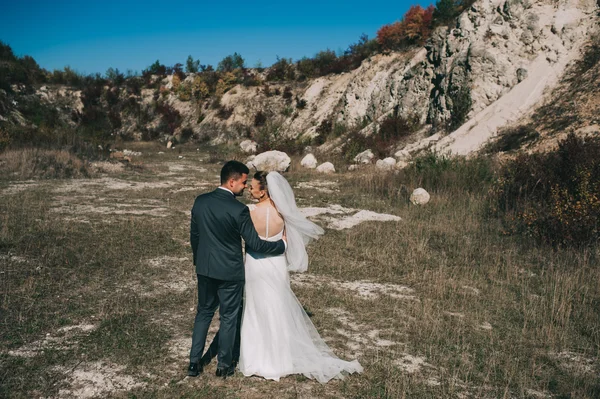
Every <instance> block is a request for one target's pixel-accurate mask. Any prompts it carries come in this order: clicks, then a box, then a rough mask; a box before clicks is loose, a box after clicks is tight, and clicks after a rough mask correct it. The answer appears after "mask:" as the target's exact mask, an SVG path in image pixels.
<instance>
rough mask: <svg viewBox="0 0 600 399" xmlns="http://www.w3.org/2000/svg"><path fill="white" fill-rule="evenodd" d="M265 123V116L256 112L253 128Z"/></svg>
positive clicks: (260, 112)
mask: <svg viewBox="0 0 600 399" xmlns="http://www.w3.org/2000/svg"><path fill="white" fill-rule="evenodd" d="M266 122H267V116H266V115H265V114H264V112H262V111H258V112H257V113H256V115H254V126H256V127H259V126H264V125H265V123H266Z"/></svg>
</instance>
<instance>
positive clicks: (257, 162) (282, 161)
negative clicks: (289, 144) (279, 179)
mask: <svg viewBox="0 0 600 399" xmlns="http://www.w3.org/2000/svg"><path fill="white" fill-rule="evenodd" d="M290 162H291V159H290V157H289V156H288V155H287V154H286V153H285V152H282V151H267V152H263V153H260V154H258V155H257V156H256V157H255V158H254V159H253V160H251V161H249V162H248V163H247V164H246V165H247V166H248V167H249V168H250V169H254V168H256V170H259V171H264V172H273V171H277V172H285V171H286V170H287V168H289V167H290Z"/></svg>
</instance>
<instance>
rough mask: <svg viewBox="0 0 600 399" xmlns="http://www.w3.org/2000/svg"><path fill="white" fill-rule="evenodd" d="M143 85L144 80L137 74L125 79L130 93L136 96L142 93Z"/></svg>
mask: <svg viewBox="0 0 600 399" xmlns="http://www.w3.org/2000/svg"><path fill="white" fill-rule="evenodd" d="M143 85H144V81H143V80H142V79H140V78H139V77H137V76H133V77H131V78H129V79H127V80H126V81H125V86H127V91H128V93H129V94H133V95H136V96H139V95H140V94H142V86H143Z"/></svg>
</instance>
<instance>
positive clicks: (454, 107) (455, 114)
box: [448, 84, 473, 131]
mask: <svg viewBox="0 0 600 399" xmlns="http://www.w3.org/2000/svg"><path fill="white" fill-rule="evenodd" d="M449 98H450V100H451V107H450V121H449V123H448V129H449V130H450V131H453V130H455V129H457V128H459V127H460V126H461V125H462V124H463V123H465V121H466V120H467V115H468V114H469V111H471V106H472V104H473V100H472V99H471V88H470V87H469V86H468V85H466V84H465V85H463V86H461V87H460V88H458V89H457V90H451V91H450V93H449Z"/></svg>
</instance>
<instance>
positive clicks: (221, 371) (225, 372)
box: [215, 365, 235, 379]
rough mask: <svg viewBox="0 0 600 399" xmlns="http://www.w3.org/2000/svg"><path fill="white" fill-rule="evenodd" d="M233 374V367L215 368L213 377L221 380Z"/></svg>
mask: <svg viewBox="0 0 600 399" xmlns="http://www.w3.org/2000/svg"><path fill="white" fill-rule="evenodd" d="M234 373H235V367H233V365H232V366H229V367H223V368H221V367H217V371H216V372H215V375H216V376H217V377H222V378H223V379H225V378H227V377H231V376H232V375H233V374H234Z"/></svg>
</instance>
